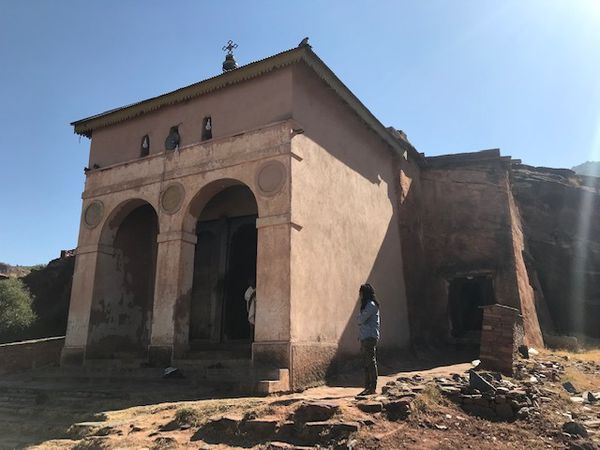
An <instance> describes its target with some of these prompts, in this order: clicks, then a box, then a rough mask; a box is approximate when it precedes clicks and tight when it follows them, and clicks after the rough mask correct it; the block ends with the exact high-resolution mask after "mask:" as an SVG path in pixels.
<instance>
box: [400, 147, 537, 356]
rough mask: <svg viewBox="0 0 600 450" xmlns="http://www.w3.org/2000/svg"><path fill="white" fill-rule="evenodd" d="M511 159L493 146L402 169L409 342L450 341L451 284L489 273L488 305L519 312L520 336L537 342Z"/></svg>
mask: <svg viewBox="0 0 600 450" xmlns="http://www.w3.org/2000/svg"><path fill="white" fill-rule="evenodd" d="M510 168H511V160H510V158H506V157H501V156H500V152H499V151H498V150H486V151H482V152H476V153H466V154H459V155H448V156H440V157H432V158H426V160H425V163H424V164H423V165H422V167H421V169H420V170H416V169H415V168H414V167H412V166H411V165H410V164H408V163H403V164H402V165H401V172H400V177H399V178H400V180H399V185H400V211H401V221H400V230H401V235H402V241H403V242H402V248H403V258H404V260H405V261H409V262H410V263H409V264H406V265H405V268H404V276H405V278H406V283H407V298H408V301H409V314H410V319H411V329H413V330H414V332H413V335H412V338H413V342H415V341H416V342H419V341H422V340H425V341H430V340H432V339H434V340H435V339H436V338H442V339H446V338H449V337H450V335H451V334H452V333H451V323H450V322H451V314H450V308H451V305H450V303H449V297H450V286H451V283H453V282H454V281H455V280H460V279H465V280H471V279H474V278H480V279H481V278H487V279H489V280H491V283H492V286H493V300H492V301H493V302H496V303H498V304H500V305H505V306H509V307H513V308H516V309H517V310H519V311H520V312H521V314H522V315H523V321H524V329H525V341H526V343H528V344H529V345H534V346H538V347H540V346H542V345H543V343H542V336H541V331H540V327H539V323H538V317H537V314H536V296H535V291H534V289H533V288H532V286H531V282H530V279H529V276H528V271H527V269H526V263H525V258H524V256H523V255H524V250H525V242H524V238H523V232H522V224H521V218H520V214H519V211H518V209H517V207H516V205H515V202H514V199H513V196H512V192H511V188H510Z"/></svg>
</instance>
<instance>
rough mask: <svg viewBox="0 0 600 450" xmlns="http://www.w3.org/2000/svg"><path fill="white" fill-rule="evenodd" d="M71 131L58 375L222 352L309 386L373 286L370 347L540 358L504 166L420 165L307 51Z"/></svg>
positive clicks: (336, 356) (475, 160)
mask: <svg viewBox="0 0 600 450" xmlns="http://www.w3.org/2000/svg"><path fill="white" fill-rule="evenodd" d="M73 125H74V128H75V132H76V133H78V134H80V135H82V136H86V137H88V138H90V139H91V146H90V159H89V170H88V171H87V177H86V184H85V190H84V192H83V195H82V198H83V208H82V217H81V226H80V233H79V241H78V247H77V252H76V254H77V259H76V266H75V274H74V279H73V288H72V296H71V305H70V311H69V321H68V328H67V335H66V343H65V347H64V349H63V353H62V361H63V364H65V365H68V364H86V362H87V361H90V360H97V359H106V360H111V359H118V360H123V359H129V360H131V361H140V362H149V363H150V364H152V365H155V366H163V367H164V366H168V365H172V364H173V365H177V363H178V362H181V361H188V362H189V361H190V360H194V358H202V357H204V356H205V355H207V354H210V352H220V354H223V352H226V351H232V352H237V353H236V355H239V354H244V355H245V357H247V358H248V359H249V360H250V361H251V363H252V367H260V366H264V367H272V368H277V369H280V370H282V371H285V384H286V385H285V386H283V387H282V386H279V388H281V389H290V388H299V387H303V386H307V385H310V384H313V383H316V382H319V381H320V380H322V379H323V378H324V377H326V376H327V374H328V373H330V372H332V371H333V370H334V369H335V367H336V366H337V365H338V364H339V362H340V361H343V360H344V359H345V358H346V356H347V355H352V354H355V353H357V351H358V345H357V337H358V334H357V329H356V328H357V327H356V323H355V316H356V313H357V294H358V287H359V286H360V284H362V283H365V282H370V283H371V284H373V285H374V286H375V288H376V290H377V294H378V297H379V300H380V302H381V309H382V339H381V342H380V348H382V349H390V350H393V349H400V348H406V347H408V346H409V345H410V343H411V342H419V341H431V340H436V339H439V340H443V341H446V342H448V341H450V342H463V341H464V342H467V341H468V342H473V340H475V342H476V343H479V342H480V343H481V345H482V354H484V353H485V352H488V353H489V354H490V358H491V359H493V358H494V357H495V356H494V355H493V352H492V353H490V352H489V348H488V349H484V348H483V347H484V346H485V345H492V343H493V342H499V341H498V340H497V338H498V336H507V335H509V334H510V335H511V338H510V339H508V341H507V342H508V343H507V344H506V345H507V346H508V347H507V348H506V349H503V350H502V351H505V352H508V353H510V352H511V351H512V350H513V349H512V347H511V346H514V344H515V342H516V341H520V340H524V341H525V342H527V343H530V344H532V345H536V346H541V345H543V342H542V334H541V331H540V326H539V323H538V318H537V313H536V308H537V304H538V303H539V302H540V299H539V298H536V293H535V291H534V289H533V287H532V283H531V282H530V280H529V276H528V271H527V268H526V265H525V259H524V258H525V257H524V254H526V253H525V242H524V239H523V230H522V223H521V218H520V215H519V210H518V208H517V207H516V205H515V200H514V198H513V194H512V191H511V185H510V176H511V175H510V174H511V170H512V169H511V168H512V167H513V165H514V164H515V162H514V161H511V159H510V158H507V157H502V156H500V154H499V152H498V151H497V150H489V151H484V152H477V153H471V154H463V155H450V156H443V157H433V158H427V157H425V156H424V155H422V154H420V153H418V152H417V151H416V150H415V148H414V147H413V146H412V145H411V144H410V142H409V141H408V140H407V139H406V136H405V135H404V134H403V133H402V132H399V131H396V130H395V129H392V128H386V127H384V126H383V125H382V124H381V123H380V122H379V121H378V120H377V119H376V118H375V117H374V116H373V115H372V114H371V113H370V112H369V110H368V109H367V108H366V107H365V106H364V105H363V104H362V103H361V102H360V101H359V100H358V99H357V98H356V96H354V95H353V94H352V92H350V90H349V89H348V88H347V87H346V86H344V84H343V83H342V82H341V81H340V80H339V79H338V78H337V76H336V75H335V74H334V73H333V72H332V71H331V70H330V69H329V68H328V67H327V66H326V65H325V64H324V63H323V62H322V61H321V60H320V59H319V58H318V56H317V55H316V54H315V53H314V52H313V51H312V49H311V48H310V46H302V47H299V48H295V49H292V50H289V51H286V52H283V53H280V54H277V55H274V56H272V57H269V58H267V59H264V60H260V61H257V62H254V63H252V64H248V65H246V66H243V67H240V68H238V69H235V70H231V71H227V72H224V73H223V74H221V75H219V76H216V77H214V78H211V79H208V80H205V81H202V82H199V83H196V84H193V85H191V86H188V87H184V88H182V89H179V90H176V91H173V92H170V93H167V94H164V95H161V96H159V97H155V98H151V99H149V100H145V101H142V102H139V103H136V104H133V105H130V106H126V107H123V108H119V109H116V110H112V111H109V112H106V113H103V114H100V115H97V116H93V117H90V118H87V119H83V120H80V121H77V122H74V124H73ZM253 280H255V281H256V288H257V302H256V322H255V326H254V327H251V326H250V325H249V324H248V321H247V311H246V304H245V301H244V291H245V289H246V288H247V287H248V284H249V283H251V282H252V281H253ZM502 308H508V309H502ZM503 311H511V312H510V313H504V312H503ZM509 316H510V317H513V319H510V321H509V322H510V323H509V328H510V330H508V331H501V330H500V328H498V327H501V326H504V325H506V323H504V325H503V322H502V321H503V320H504V322H506V320H505V319H503V318H506V317H509ZM516 318H518V320H517V319H516ZM515 320H516V321H517V322H519V324H517V325H518V326H517V327H516V328H515V327H514V325H515V323H514V322H515ZM515 329H518V330H520V332H518V331H517V334H519V333H520V335H519V336H517V337H515V338H514V339H513V335H512V334H511V333H514V332H515ZM494 333H498V334H497V335H494ZM240 352H241V353H240ZM199 355H200V356H199ZM282 373H283V372H282Z"/></svg>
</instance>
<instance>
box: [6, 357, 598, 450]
mask: <svg viewBox="0 0 600 450" xmlns="http://www.w3.org/2000/svg"><path fill="white" fill-rule="evenodd" d="M553 361H555V362H557V363H560V364H561V367H564V370H562V373H561V375H560V380H554V381H550V380H539V384H540V386H543V390H544V392H545V394H544V395H545V397H544V398H543V399H542V400H543V402H541V404H540V405H539V408H536V412H535V413H534V414H532V415H530V416H529V417H527V418H524V419H516V420H511V421H498V420H488V419H484V418H479V417H475V416H473V415H470V414H468V413H467V412H465V411H464V410H463V409H462V408H461V407H460V405H458V404H456V403H454V402H452V401H449V400H448V399H447V398H445V397H444V396H443V395H440V394H439V391H438V390H437V388H436V385H435V382H434V381H433V380H439V379H444V378H449V377H452V376H453V374H459V375H464V374H465V373H466V372H467V371H468V370H470V369H471V368H472V365H471V364H470V363H461V364H452V365H445V366H440V367H435V368H431V369H425V370H419V371H400V372H396V373H393V374H389V375H387V376H382V377H380V379H379V386H380V387H381V386H384V385H386V384H388V383H389V384H393V383H394V382H395V380H397V379H398V378H401V379H408V378H412V377H414V376H418V377H422V379H423V380H422V382H421V383H422V385H423V386H424V388H423V390H422V392H420V393H419V394H418V395H417V396H416V398H415V399H414V400H413V402H412V406H411V410H410V414H409V415H408V417H406V418H403V419H402V420H389V417H386V415H385V414H384V413H383V412H371V413H366V412H363V411H362V410H360V409H358V408H357V401H356V400H355V396H356V394H358V392H359V391H360V390H361V389H360V388H357V387H352V386H347V385H349V384H352V382H353V380H356V379H357V378H356V374H354V375H349V376H348V377H347V378H346V379H344V378H342V379H341V382H340V383H338V384H340V385H339V386H321V387H315V388H311V389H308V390H306V391H304V392H301V393H293V394H287V395H278V396H271V397H266V398H259V397H232V398H204V399H202V400H188V401H176V402H162V403H153V404H145V405H142V406H132V407H126V408H114V409H113V408H111V407H110V402H108V403H107V408H106V409H105V410H104V411H102V412H101V413H100V414H99V413H97V412H96V414H95V415H94V416H93V420H91V421H89V422H79V423H73V424H72V425H71V426H70V427H68V428H67V429H66V431H65V432H64V435H62V436H55V437H54V438H45V437H44V438H42V437H41V435H40V438H39V439H37V440H36V439H32V436H31V434H35V433H36V432H38V431H39V429H40V427H42V428H43V425H44V423H43V421H44V420H46V419H44V418H43V417H42V416H39V415H36V414H32V415H27V414H24V415H21V416H20V419H19V420H20V423H16V422H15V424H16V425H15V427H17V428H18V429H19V430H22V431H19V433H30V435H28V436H27V439H24V440H23V442H22V444H20V443H19V442H18V437H15V436H12V437H11V439H12V441H10V442H7V443H6V444H5V446H3V445H2V439H3V438H2V435H0V448H32V449H34V448H35V449H40V450H42V449H43V450H50V449H75V450H84V449H88V450H91V449H128V448H133V449H152V450H161V449H174V448H181V449H225V448H257V449H259V448H260V449H269V448H274V449H275V448H322V447H301V446H297V447H294V446H289V447H284V446H283V444H281V445H282V446H280V447H277V446H276V445H275V444H273V445H275V446H271V444H270V443H269V441H268V440H261V437H260V433H259V434H258V435H252V434H245V435H241V436H238V435H233V434H231V433H228V432H227V431H223V432H217V433H216V434H215V433H213V434H212V435H211V434H207V433H203V430H206V429H208V428H207V427H208V425H210V424H211V423H213V421H215V420H217V421H218V420H220V419H221V418H223V417H225V418H228V417H241V418H242V419H239V420H246V419H247V418H250V419H255V420H258V421H259V422H260V421H261V420H262V421H263V422H265V423H267V424H268V423H270V422H269V421H271V422H273V421H276V422H278V423H283V422H285V421H286V419H289V417H290V416H291V415H293V411H294V408H296V407H297V406H298V405H299V404H301V403H302V402H307V401H309V402H312V401H316V402H328V403H332V404H335V405H336V408H337V407H339V410H338V412H337V413H336V416H335V418H336V420H338V421H343V422H348V423H358V424H361V427H360V430H358V431H357V432H353V433H352V434H351V435H350V436H346V437H345V438H344V439H343V440H341V441H340V442H338V443H336V444H332V445H331V448H347V449H399V448H407V449H463V448H464V449H469V448H472V449H517V448H518V449H538V448H539V449H542V448H560V449H563V448H572V449H594V448H600V433H597V432H598V431H600V430H596V429H592V428H594V427H595V425H594V423H595V422H598V427H599V428H600V402H595V404H583V403H581V402H574V401H573V400H572V399H571V394H569V393H567V392H566V391H565V389H564V387H563V386H562V383H564V382H565V381H570V382H571V383H572V384H573V385H575V386H576V387H577V389H578V390H580V391H582V390H590V391H596V392H597V391H600V351H594V352H585V353H577V354H573V353H568V352H554V353H550V352H542V353H541V354H540V355H537V356H535V357H532V358H531V359H529V360H527V361H525V364H531V365H533V364H539V363H540V362H553ZM515 382H516V381H515ZM344 385H346V386H344ZM373 398H374V399H375V400H377V398H381V397H373ZM577 418H580V419H581V418H585V419H586V420H587V422H586V423H589V424H592V428H590V429H589V430H588V431H589V436H588V437H587V438H585V439H584V438H577V437H574V436H572V435H569V434H566V433H564V432H563V430H562V426H563V424H564V423H565V422H567V421H570V420H577ZM582 420H583V419H582ZM17 428H13V430H17ZM9 431H10V430H9ZM5 436H7V435H5ZM596 446H597V447H596Z"/></svg>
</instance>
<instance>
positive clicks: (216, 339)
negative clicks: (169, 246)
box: [189, 183, 258, 350]
mask: <svg viewBox="0 0 600 450" xmlns="http://www.w3.org/2000/svg"><path fill="white" fill-rule="evenodd" d="M207 192H209V194H207V195H206V197H208V198H206V197H204V198H198V199H196V201H197V202H201V201H203V202H204V205H205V206H204V207H203V208H202V209H201V211H200V212H199V214H197V216H196V217H197V223H196V236H197V238H198V242H197V244H196V251H195V256H194V276H193V285H192V295H191V304H190V330H189V342H190V348H191V349H192V350H194V349H196V350H198V349H204V348H210V347H212V346H214V345H222V344H226V343H227V344H240V345H241V346H242V347H243V346H244V345H245V346H248V344H249V343H250V342H252V339H253V325H252V324H251V323H250V320H251V319H250V318H249V311H248V306H249V304H248V302H247V301H246V299H245V293H246V291H247V289H248V287H249V286H250V285H252V286H253V287H254V288H256V282H255V280H256V247H257V232H256V218H257V216H258V208H257V204H256V200H255V198H254V195H253V193H252V191H251V190H250V189H249V188H248V187H247V186H245V185H242V184H233V185H232V184H231V183H227V184H225V185H224V187H223V188H222V190H220V191H218V192H217V193H214V191H213V189H212V188H210V189H207V190H206V191H204V194H206V193H207ZM211 194H212V197H211V196H210V195H211ZM197 207H198V209H199V207H200V205H199V204H198V205H197Z"/></svg>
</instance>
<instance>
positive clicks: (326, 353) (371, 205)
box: [291, 66, 409, 378]
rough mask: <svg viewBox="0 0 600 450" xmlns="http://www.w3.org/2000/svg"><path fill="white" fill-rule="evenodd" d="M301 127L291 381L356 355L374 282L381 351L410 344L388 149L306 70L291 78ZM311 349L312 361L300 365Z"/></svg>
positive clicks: (295, 181) (295, 168)
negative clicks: (363, 307)
mask: <svg viewBox="0 0 600 450" xmlns="http://www.w3.org/2000/svg"><path fill="white" fill-rule="evenodd" d="M294 120H296V121H297V122H298V123H299V124H300V126H301V127H302V128H303V129H304V134H302V135H298V136H296V137H294V138H293V144H292V152H293V153H294V154H295V155H296V156H297V157H296V158H295V159H293V162H292V223H293V224H295V225H296V226H295V227H294V228H293V231H292V240H291V251H292V261H291V277H292V279H291V320H292V322H291V330H292V346H293V348H295V353H296V354H297V355H298V358H297V359H296V361H295V362H294V372H295V375H294V376H295V377H299V376H303V377H306V378H310V377H314V376H315V375H316V374H318V373H319V370H321V371H323V370H325V367H326V362H327V361H328V360H330V359H331V358H332V357H333V356H334V354H335V345H339V348H338V353H344V352H358V349H359V347H358V342H357V338H358V328H357V324H356V314H357V312H358V304H357V299H358V288H359V286H360V285H361V284H362V283H365V282H370V283H372V284H373V286H374V287H375V289H376V292H377V295H378V298H379V300H380V302H381V314H382V325H381V327H382V338H381V343H380V345H381V346H383V347H385V346H390V347H391V346H395V347H399V346H405V345H407V343H408V338H409V325H408V317H407V312H406V297H405V290H404V280H403V276H402V251H401V245H400V232H399V226H398V207H397V198H396V185H397V171H396V169H395V162H394V158H393V156H392V153H391V151H390V150H388V149H387V148H386V147H385V146H384V144H383V142H382V141H380V140H379V139H378V138H377V137H376V136H375V134H374V133H371V132H370V131H369V130H368V129H367V127H366V126H365V125H364V124H362V123H361V122H360V121H359V119H358V118H357V117H356V116H355V115H353V114H352V113H351V112H350V111H349V110H348V108H347V106H346V105H344V104H343V103H342V102H341V101H340V100H339V99H338V98H337V97H336V96H335V95H334V94H333V93H332V92H331V91H330V90H328V89H327V88H326V87H325V85H324V83H323V82H322V81H320V80H319V79H318V78H317V77H315V76H314V75H312V74H311V73H309V72H307V71H306V69H304V68H303V67H302V66H298V67H296V68H295V72H294ZM309 347H310V348H309ZM293 351H294V350H293ZM307 352H309V353H311V355H312V357H311V358H301V355H304V354H306V353H307ZM301 361H304V363H302V362H301ZM308 364H314V365H315V366H316V367H309V366H307V365H308ZM301 366H302V367H301ZM317 367H319V368H320V369H318V368H317ZM301 371H302V372H303V373H304V375H300V372H301ZM323 373H324V372H321V375H322V374H323Z"/></svg>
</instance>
